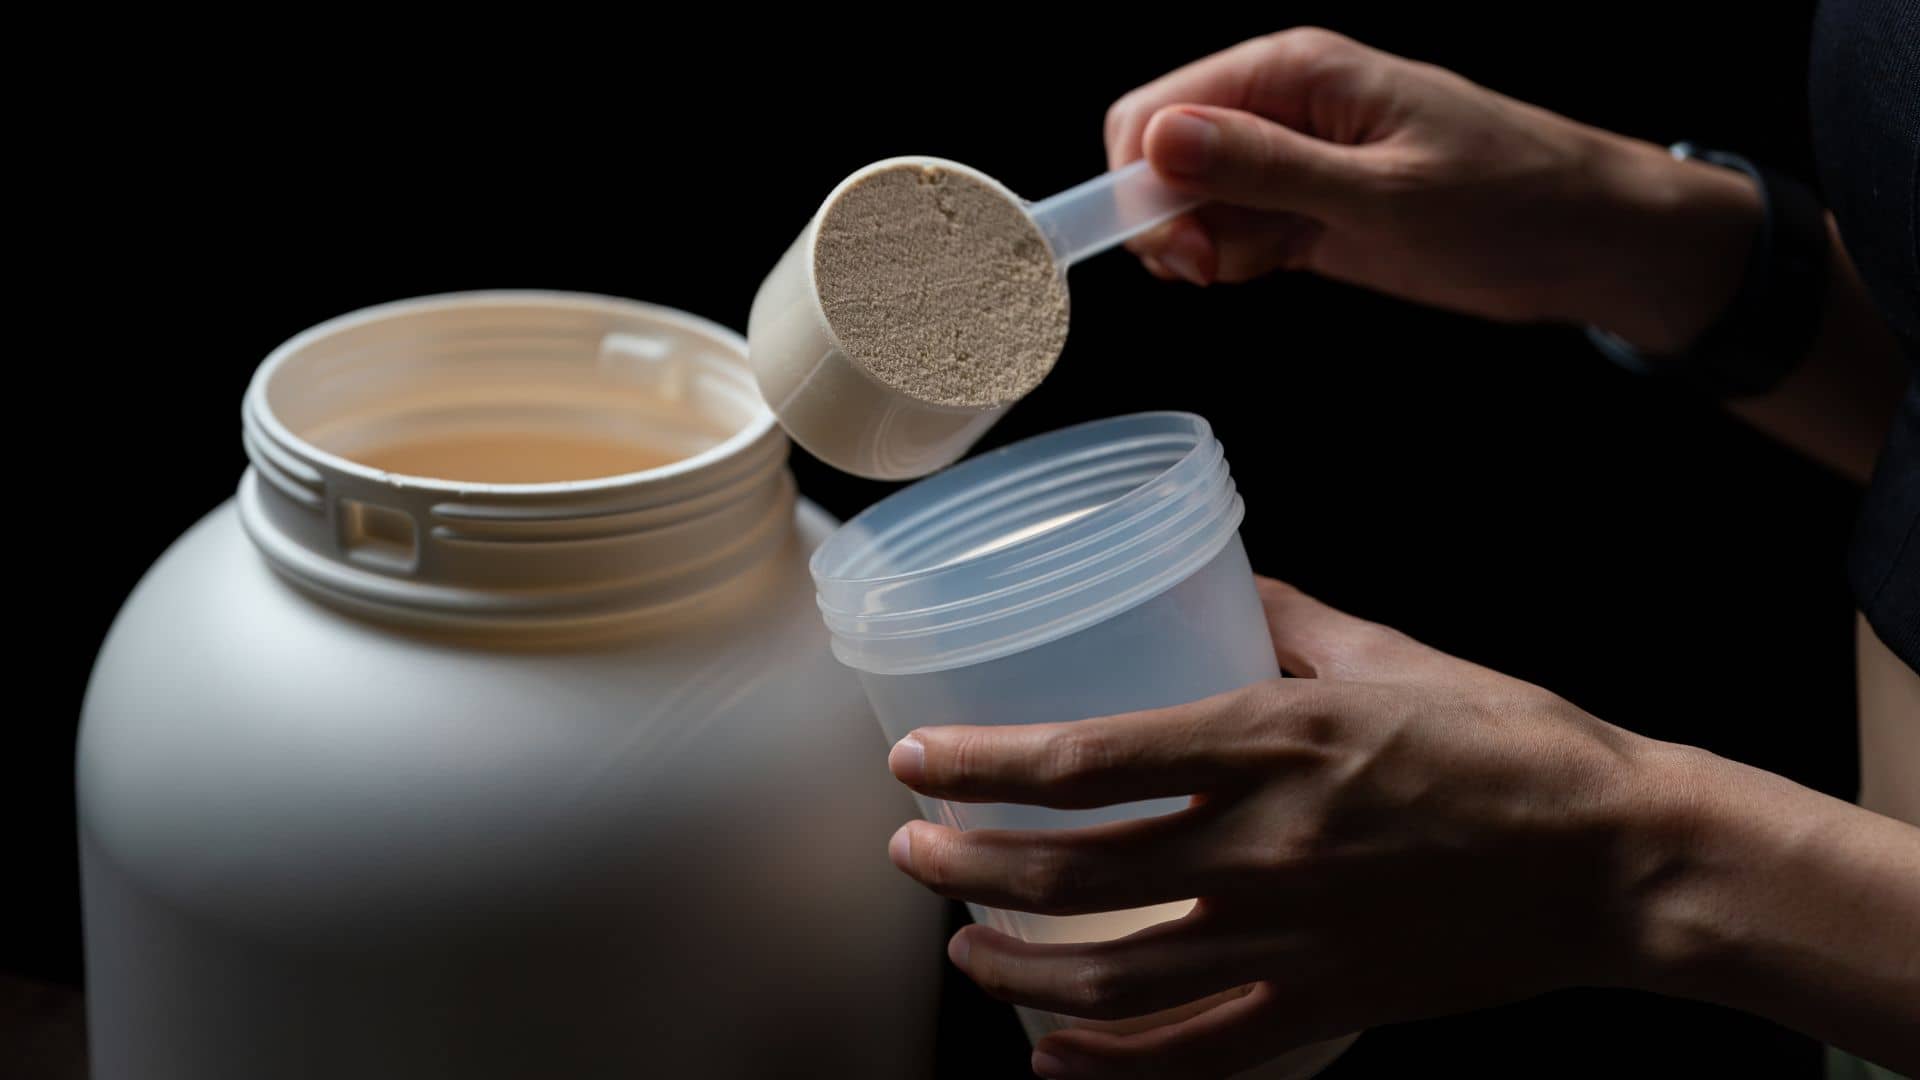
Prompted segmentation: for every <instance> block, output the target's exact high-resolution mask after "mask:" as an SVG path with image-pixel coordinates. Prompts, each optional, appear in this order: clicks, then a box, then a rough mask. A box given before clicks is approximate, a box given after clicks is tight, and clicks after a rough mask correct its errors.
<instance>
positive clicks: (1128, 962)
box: [947, 917, 1264, 1020]
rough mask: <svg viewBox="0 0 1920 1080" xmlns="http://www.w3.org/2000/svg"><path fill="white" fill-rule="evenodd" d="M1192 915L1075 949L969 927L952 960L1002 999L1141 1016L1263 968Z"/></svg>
mask: <svg viewBox="0 0 1920 1080" xmlns="http://www.w3.org/2000/svg"><path fill="white" fill-rule="evenodd" d="M1190 918H1191V917H1189V918H1183V919H1175V920H1173V921H1172V922H1167V923H1161V924H1159V925H1157V926H1149V927H1147V928H1146V929H1145V930H1141V931H1139V932H1137V933H1134V934H1130V935H1128V936H1126V937H1123V938H1116V939H1114V940H1112V941H1089V942H1076V943H1071V944H1038V943H1034V942H1027V941H1021V940H1020V939H1019V938H1015V937H1010V936H1008V935H1006V934H1002V933H1000V932H999V931H997V930H990V929H988V928H986V927H984V926H969V927H965V928H963V929H962V930H961V931H960V932H959V933H958V934H955V935H954V937H953V941H952V942H951V943H950V944H949V946H948V949H947V955H948V957H949V958H950V959H951V960H952V961H953V962H954V965H955V966H956V967H958V968H959V969H960V970H961V971H963V972H965V973H966V975H967V977H968V978H970V979H972V980H973V981H974V982H975V983H977V984H979V986H980V988H981V989H983V990H985V991H986V992H987V993H989V994H991V995H992V996H994V997H996V998H999V999H1000V1000H1002V1001H1010V1002H1012V1003H1014V1004H1016V1005H1025V1006H1028V1007H1030V1008H1036V1009H1045V1010H1047V1011H1048V1012H1055V1013H1060V1014H1062V1015H1065V1016H1077V1017H1086V1018H1089V1019H1095V1020H1113V1019H1122V1018H1126V1017H1140V1016H1146V1015H1147V1014H1150V1013H1156V1012H1160V1011H1161V1010H1164V1009H1173V1008H1177V1007H1179V1006H1181V1005H1184V1004H1186V1003H1188V1002H1191V1001H1194V1000H1195V999H1198V998H1204V997H1206V996H1208V995H1209V994H1215V993H1219V992H1221V991H1224V990H1230V989H1232V988H1233V987H1236V986H1239V985H1242V984H1244V983H1248V982H1252V981H1253V980H1254V979H1255V977H1256V976H1255V974H1254V973H1255V972H1257V971H1258V970H1259V969H1260V967H1261V965H1262V964H1263V962H1264V959H1263V955H1262V951H1261V950H1260V949H1258V948H1250V947H1249V945H1248V942H1246V941H1245V940H1242V939H1240V938H1237V937H1235V936H1232V935H1227V934H1218V933H1210V932H1207V931H1205V930H1201V929H1197V928H1196V927H1197V924H1195V923H1193V922H1190V921H1189V920H1190Z"/></svg>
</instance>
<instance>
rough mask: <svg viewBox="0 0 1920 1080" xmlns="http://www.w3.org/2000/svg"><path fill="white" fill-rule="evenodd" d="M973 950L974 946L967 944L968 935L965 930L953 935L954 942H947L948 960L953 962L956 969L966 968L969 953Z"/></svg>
mask: <svg viewBox="0 0 1920 1080" xmlns="http://www.w3.org/2000/svg"><path fill="white" fill-rule="evenodd" d="M971 949H972V946H970V945H968V944H967V935H966V932H965V931H964V930H963V931H961V932H960V933H958V934H955V935H953V940H952V941H949V942H947V959H949V960H951V961H953V966H954V967H966V966H967V953H968V951H969V950H971Z"/></svg>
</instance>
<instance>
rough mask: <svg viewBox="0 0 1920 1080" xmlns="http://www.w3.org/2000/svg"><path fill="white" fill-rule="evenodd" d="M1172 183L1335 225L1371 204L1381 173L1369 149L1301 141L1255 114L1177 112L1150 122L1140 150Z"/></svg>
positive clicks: (1182, 108) (1208, 109) (1199, 108)
mask: <svg viewBox="0 0 1920 1080" xmlns="http://www.w3.org/2000/svg"><path fill="white" fill-rule="evenodd" d="M1142 145H1143V147H1144V150H1145V156H1146V159H1147V160H1148V161H1149V162H1152V164H1153V169H1154V171H1155V172H1156V173H1158V174H1160V177H1161V178H1162V179H1163V180H1165V181H1166V182H1167V183H1169V184H1171V185H1172V186H1174V187H1177V188H1179V189H1180V190H1182V191H1185V192H1187V193H1188V194H1191V195H1196V196H1199V197H1201V198H1204V199H1208V200H1210V201H1215V202H1225V203H1232V204H1234V205H1236V206H1246V207H1251V208H1253V209H1256V210H1285V211H1289V212H1294V213H1302V214H1306V215H1308V216H1311V217H1315V218H1320V219H1323V220H1324V219H1328V218H1337V217H1340V216H1342V215H1345V214H1349V213H1352V212H1354V211H1355V210H1357V209H1359V208H1361V206H1362V204H1363V203H1364V202H1365V201H1367V200H1369V199H1371V198H1372V195H1371V191H1372V189H1373V188H1374V187H1375V186H1376V184H1375V174H1376V169H1375V168H1374V167H1373V166H1371V165H1370V164H1369V162H1370V160H1371V158H1370V157H1369V151H1368V150H1367V149H1366V148H1364V147H1352V146H1343V145H1340V144H1338V143H1332V142H1327V141H1325V140H1322V139H1316V138H1314V137H1312V136H1311V135H1303V134H1301V133H1300V132H1297V131H1294V130H1293V129H1291V128H1288V127H1285V126H1282V125H1280V124H1276V123H1274V122H1273V121H1271V120H1268V119H1265V118H1263V117H1260V116H1256V115H1254V114H1253V113H1250V112H1245V111H1242V110H1237V109H1223V108H1218V107H1215V106H1204V105H1173V106H1169V107H1167V108H1165V109H1162V110H1160V111H1159V112H1157V113H1155V114H1154V115H1153V118H1152V120H1151V121H1150V122H1149V123H1148V126H1147V130H1146V134H1145V135H1144V137H1143V143H1142Z"/></svg>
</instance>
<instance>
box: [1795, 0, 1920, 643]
mask: <svg viewBox="0 0 1920 1080" xmlns="http://www.w3.org/2000/svg"><path fill="white" fill-rule="evenodd" d="M1810 59H1811V64H1810V67H1809V79H1808V84H1809V86H1808V88H1809V91H1810V105H1811V112H1812V116H1813V148H1814V156H1815V158H1816V160H1817V161H1818V163H1819V168H1820V185H1821V187H1822V189H1823V192H1822V193H1823V194H1824V195H1825V196H1826V200H1827V205H1828V206H1829V207H1830V208H1831V209H1832V210H1833V216H1834V220H1835V221H1836V222H1838V223H1839V226H1840V235H1841V236H1842V238H1844V239H1845V241H1846V244H1847V252H1848V254H1849V255H1851V256H1852V257H1853V261H1854V265H1855V266H1857V267H1858V268H1859V270H1860V276H1861V278H1862V279H1863V280H1864V281H1865V282H1866V285H1867V290H1868V292H1870V293H1871V294H1872V296H1873V300H1874V304H1875V305H1876V306H1877V307H1878V308H1879V309H1880V312H1881V314H1883V315H1885V316H1886V318H1887V322H1888V323H1889V324H1890V325H1891V326H1892V327H1893V330H1894V333H1895V334H1897V335H1898V336H1899V338H1900V342H1901V345H1902V347H1903V348H1904V349H1905V350H1906V354H1907V359H1908V360H1909V361H1910V362H1911V363H1912V364H1913V365H1914V367H1915V371H1914V374H1913V378H1912V380H1911V381H1910V382H1908V384H1907V390H1906V395H1905V397H1904V398H1902V400H1901V402H1900V410H1899V414H1898V415H1897V416H1896V417H1895V418H1894V422H1893V430H1892V432H1891V433H1890V434H1889V435H1888V437H1887V444H1886V447H1885V449H1884V450H1882V451H1881V454H1880V459H1879V461H1878V462H1877V463H1876V464H1875V466H1874V472H1873V481H1872V483H1871V484H1870V485H1869V487H1868V489H1867V496H1866V501H1865V503H1864V505H1863V507H1862V510H1861V514H1860V520H1859V523H1858V525H1857V527H1856V531H1855V534H1854V541H1853V550H1852V552H1851V553H1850V555H1849V557H1848V567H1847V570H1848V578H1849V580H1850V581H1851V582H1852V585H1853V592H1854V597H1855V599H1856V601H1857V602H1858V603H1859V605H1860V610H1861V611H1862V612H1863V613H1865V615H1866V617H1867V621H1868V622H1869V623H1870V624H1872V626H1873V629H1874V632H1875V633H1876V634H1878V635H1879V637H1880V640H1881V641H1884V642H1886V644H1887V647H1888V648H1890V649H1892V650H1893V652H1894V654H1895V655H1896V656H1898V657H1900V659H1902V660H1904V661H1906V663H1907V666H1908V667H1911V668H1913V669H1914V670H1915V671H1920V0H1823V2H1822V3H1821V5H1820V10H1819V13H1818V14H1817V15H1816V16H1815V18H1814V28H1813V53H1812V56H1811V58H1810Z"/></svg>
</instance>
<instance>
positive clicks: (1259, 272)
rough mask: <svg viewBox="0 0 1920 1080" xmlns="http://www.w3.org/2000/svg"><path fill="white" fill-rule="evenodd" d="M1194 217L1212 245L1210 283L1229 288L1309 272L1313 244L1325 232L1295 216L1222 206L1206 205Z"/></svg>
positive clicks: (1221, 204)
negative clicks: (1277, 273)
mask: <svg viewBox="0 0 1920 1080" xmlns="http://www.w3.org/2000/svg"><path fill="white" fill-rule="evenodd" d="M1192 216H1193V217H1194V218H1195V220H1196V221H1197V222H1198V223H1199V225H1200V227H1201V228H1202V229H1203V230H1204V231H1205V232H1206V234H1207V237H1208V239H1209V240H1211V241H1212V244H1213V250H1214V271H1213V277H1212V280H1214V281H1219V282H1225V283H1229V284H1232V283H1237V282H1242V281H1251V280H1253V279H1254V278H1257V277H1262V276H1264V275H1266V274H1269V273H1272V272H1273V271H1276V270H1304V269H1308V268H1310V267H1311V265H1312V259H1313V251H1314V245H1315V243H1316V242H1317V241H1318V240H1319V238H1320V236H1321V234H1322V233H1324V232H1325V231H1326V230H1325V228H1324V227H1323V226H1322V225H1321V224H1320V223H1319V222H1317V221H1314V220H1313V219H1312V218H1309V217H1305V216H1302V215H1299V214H1289V213H1285V212H1281V211H1270V210H1249V209H1247V208H1246V207H1243V206H1230V205H1227V204H1225V203H1209V204H1207V205H1206V206H1203V207H1201V208H1200V209H1198V210H1196V211H1194V213H1193V215H1192Z"/></svg>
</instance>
